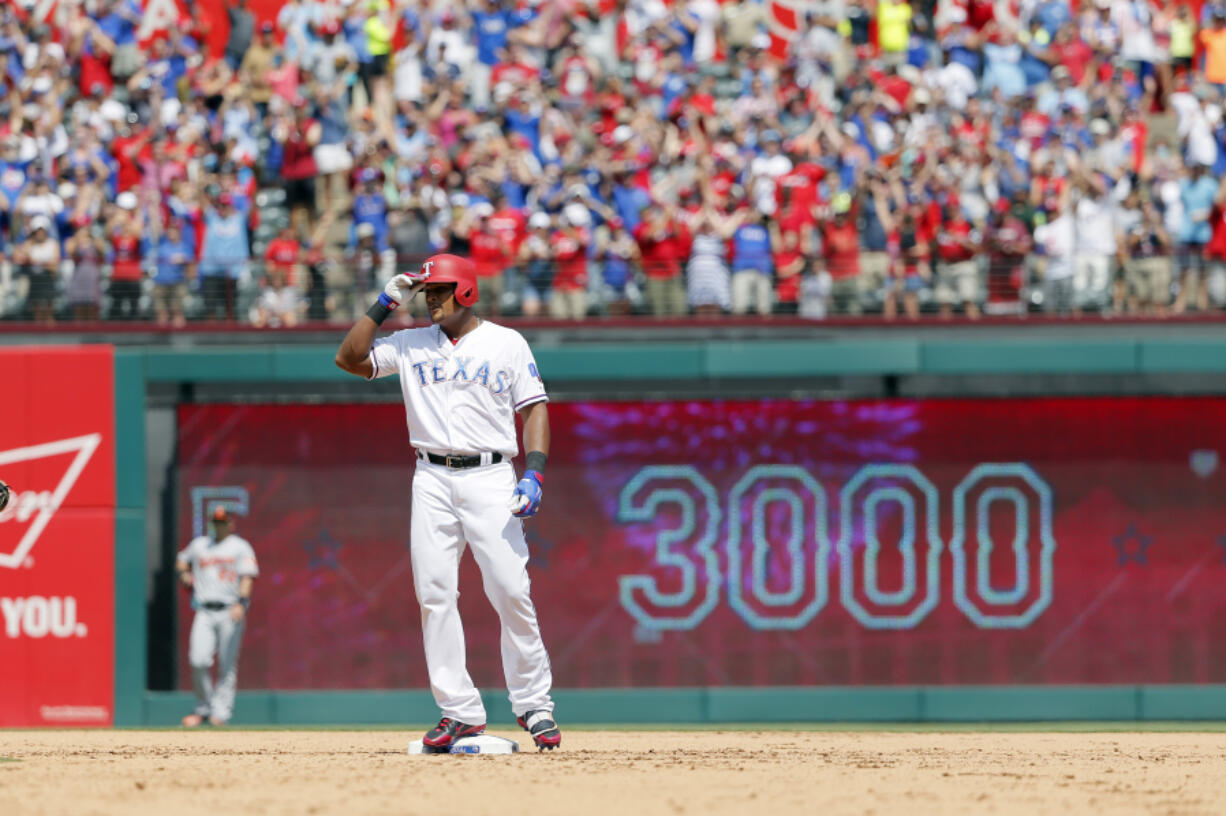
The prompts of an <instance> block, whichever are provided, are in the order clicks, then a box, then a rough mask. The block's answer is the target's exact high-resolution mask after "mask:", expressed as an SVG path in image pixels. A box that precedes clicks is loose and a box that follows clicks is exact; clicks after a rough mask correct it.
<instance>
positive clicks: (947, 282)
mask: <svg viewBox="0 0 1226 816" xmlns="http://www.w3.org/2000/svg"><path fill="white" fill-rule="evenodd" d="M980 242H981V238H980V235H979V231H978V230H976V229H975V228H974V227H973V226H971V223H970V222H969V221H967V220H966V217H965V216H964V215H963V214H962V208H961V207H959V206H958V205H956V204H946V205H945V211H944V213H943V223H942V224H941V229H940V231H939V232H938V233H937V257H939V258H940V260H941V267H940V273H939V274H938V276H937V287H936V297H937V302H938V303H939V304H940V309H941V317H943V318H947V319H948V318H949V317H951V316H952V315H953V308H954V305H955V304H957V303H962V304H963V306H964V307H965V309H966V316H967V317H969V318H971V319H972V320H974V319H977V318H978V317H979V295H980V292H979V290H980V286H979V266H978V264H976V262H975V256H976V254H978V252H979V246H980Z"/></svg>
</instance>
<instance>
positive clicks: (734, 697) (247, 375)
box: [115, 332, 1226, 726]
mask: <svg viewBox="0 0 1226 816" xmlns="http://www.w3.org/2000/svg"><path fill="white" fill-rule="evenodd" d="M533 347H534V352H535V354H536V358H537V361H538V364H539V366H540V369H541V371H542V373H543V374H544V375H545V378H546V381H547V382H549V383H550V384H551V386H555V387H556V386H565V385H568V384H570V385H575V386H578V385H581V384H583V383H588V382H594V381H602V382H605V383H608V382H613V383H617V382H624V383H626V384H627V392H626V395H627V396H634V395H635V392H636V390H638V391H642V390H644V385H643V384H645V383H648V384H650V383H658V384H662V385H663V386H664V387H670V386H674V385H680V384H687V383H688V384H693V383H701V382H711V381H720V382H722V381H729V380H739V381H749V382H752V381H754V380H759V379H762V380H765V379H770V380H774V381H779V380H780V379H784V380H788V381H793V382H795V383H796V384H797V385H803V384H804V383H806V382H808V381H811V380H814V379H817V378H825V377H847V376H878V377H891V376H909V375H923V376H930V377H937V378H941V377H960V376H968V375H1012V376H1017V377H1029V376H1031V375H1087V376H1095V375H1111V376H1115V377H1125V378H1127V377H1129V376H1130V375H1181V376H1185V377H1187V376H1192V377H1195V376H1197V375H1217V374H1221V373H1223V372H1226V334H1223V336H1222V337H1221V338H1219V337H1217V336H1216V334H1213V335H1209V336H1206V335H1205V334H1203V333H1202V334H1199V335H1194V334H1191V333H1190V334H1189V336H1188V337H1187V338H1186V339H1181V338H1180V337H1170V336H1164V337H1152V336H1150V337H1128V336H1117V337H1115V338H1111V339H1093V338H1092V337H1091V338H1090V339H1086V338H1085V336H1077V337H1064V338H1062V337H1052V336H1050V335H1049V334H1047V333H1044V334H1042V335H1041V336H1034V337H1025V336H1017V337H1006V336H995V335H993V334H992V333H990V332H986V333H976V334H975V335H973V336H968V337H965V338H957V337H950V336H948V335H946V336H937V337H931V338H927V339H926V338H925V337H924V336H922V335H920V336H915V335H907V336H881V335H879V334H878V335H873V336H871V337H865V338H864V339H856V338H855V337H849V336H837V337H833V338H829V339H818V340H806V339H788V340H754V341H731V340H720V339H712V340H707V341H694V340H681V341H676V342H661V343H650V344H647V343H634V342H624V343H608V342H579V343H561V342H550V341H549V340H548V339H547V338H544V337H542V338H539V339H537V340H535V341H534V343H533ZM335 348H336V347H335V345H323V344H307V345H300V344H291V343H287V344H278V343H269V344H260V345H249V346H212V347H200V346H196V347H190V348H182V349H172V348H164V347H131V346H129V347H118V348H116V351H115V380H116V382H115V386H116V388H115V392H116V412H115V413H116V417H117V419H116V469H117V473H116V476H117V511H116V521H115V540H116V548H117V551H116V560H115V565H116V566H115V582H116V599H117V602H116V612H115V614H116V633H117V636H116V655H115V656H116V661H115V665H116V668H115V723H116V724H117V725H120V726H139V725H165V724H172V723H175V722H177V720H178V718H179V717H180V716H182V714H183V712H185V711H186V710H188V708H189V707H190V704H189V699H188V695H186V694H184V693H182V692H150V691H148V690H147V689H146V676H147V666H146V660H147V657H146V656H147V651H148V650H147V643H146V639H147V632H148V620H147V606H146V585H147V582H148V579H149V575H148V572H149V564H148V563H147V562H148V556H147V546H146V540H145V539H146V532H145V531H146V514H147V512H150V508H149V507H148V506H147V503H148V501H149V500H148V497H147V492H146V485H145V472H146V471H145V458H146V456H145V451H146V438H145V416H146V406H147V395H148V393H149V391H150V389H151V388H153V387H158V386H165V385H168V384H171V385H173V384H182V385H191V384H206V383H211V384H233V385H234V386H235V387H236V389H239V390H241V387H242V386H243V385H244V384H248V385H250V384H255V383H260V384H264V385H267V384H270V383H283V384H327V383H336V382H340V381H345V380H348V379H350V378H349V375H346V374H344V373H343V372H341V371H340V370H339V369H337V368H336V367H335V366H334V364H333V355H334V353H335ZM556 698H557V700H558V703H559V706H560V707H563V708H564V710H565V711H566V719H567V720H568V721H570V722H576V723H581V722H587V723H617V722H627V723H635V722H638V723H647V722H654V723H670V722H671V723H720V722H770V721H813V722H837V721H887V722H923V721H950V722H952V721H1030V720H1065V719H1070V720H1104V721H1105V720H1178V719H1185V720H1204V719H1226V686H1217V685H1187V686H1184V685H1174V686H1165V685H1164V686H1136V685H1126V686H1125V685H1120V686H1075V687H1071V686H1006V687H983V686H976V687H945V686H943V687H888V688H883V687H854V688H852V687H805V688H794V687H785V688H776V687H770V688H692V689H691V688H680V689H678V688H669V689H637V688H636V689H585V690H577V689H572V690H568V689H559V690H558V691H557V693H556ZM486 704H487V706H488V707H489V711H490V717H491V721H503V720H505V721H507V722H510V721H511V720H512V718H511V715H510V711H509V708H508V706H507V703H506V700H505V696H503V695H501V694H498V693H491V694H489V695H488V696H487V699H486ZM235 716H236V719H237V720H239V721H242V722H244V723H251V724H326V723H407V722H427V721H430V720H433V719H434V718H435V717H436V716H437V711H436V709H435V707H434V704H433V701H432V700H431V699H430V697H429V694H428V693H427V692H425V691H385V692H373V691H368V692H289V691H245V692H240V694H239V698H238V707H237V710H236V712H235Z"/></svg>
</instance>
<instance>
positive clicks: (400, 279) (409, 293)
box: [383, 272, 430, 306]
mask: <svg viewBox="0 0 1226 816" xmlns="http://www.w3.org/2000/svg"><path fill="white" fill-rule="evenodd" d="M429 277H430V273H429V272H414V273H412V274H405V273H401V274H399V275H397V276H396V277H394V278H392V279H391V280H390V281H388V282H387V286H384V287H383V294H385V295H387V297H388V299H389V300H391V301H392V302H393V303H395V304H396V305H397V306H399V305H400V304H401V303H404V302H406V301H409V300H412V299H413V297H414V295H416V294H417V293H418V292H420V291H421V290H422V289H423V288H425V286H426V281H427V280H428V279H429Z"/></svg>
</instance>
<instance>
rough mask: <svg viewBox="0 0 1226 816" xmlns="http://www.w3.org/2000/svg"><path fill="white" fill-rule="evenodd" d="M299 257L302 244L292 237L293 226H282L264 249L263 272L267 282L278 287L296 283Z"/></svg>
mask: <svg viewBox="0 0 1226 816" xmlns="http://www.w3.org/2000/svg"><path fill="white" fill-rule="evenodd" d="M301 259H302V245H301V244H299V243H298V239H297V238H295V237H294V228H293V227H288V226H287V227H284V228H282V230H281V232H280V234H278V235H277V237H276V238H274V239H273V240H272V241H270V242H269V244H268V248H267V249H265V250H264V274H265V275H266V276H267V277H268V282H269V284H270V285H272V286H275V287H277V288H278V289H279V288H281V287H283V286H292V285H294V284H296V283H297V282H298V281H297V266H298V264H299V263H300V262H301Z"/></svg>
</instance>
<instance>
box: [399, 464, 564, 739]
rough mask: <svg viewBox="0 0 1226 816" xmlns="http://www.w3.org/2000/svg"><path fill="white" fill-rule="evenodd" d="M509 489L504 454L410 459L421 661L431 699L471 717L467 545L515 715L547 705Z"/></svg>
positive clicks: (481, 709)
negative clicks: (463, 615) (494, 623)
mask: <svg viewBox="0 0 1226 816" xmlns="http://www.w3.org/2000/svg"><path fill="white" fill-rule="evenodd" d="M514 489H515V471H514V469H513V468H512V467H511V465H510V463H508V462H502V463H499V464H496V465H488V466H485V467H475V468H467V469H463V470H453V469H451V468H447V467H444V466H442V465H434V464H431V463H429V462H423V461H420V460H419V461H418V463H417V471H416V473H415V474H414V476H413V520H412V544H411V549H412V561H413V588H414V590H415V591H416V592H417V602H418V604H420V606H421V628H422V636H423V639H424V640H425V646H426V668H427V669H428V670H429V672H430V689H431V691H433V692H434V700H435V702H437V703H438V706H439V708H441V709H442V711H443V716H444V717H451V718H453V719H456V720H459V721H460V722H463V723H468V724H470V725H479V724H483V723H485V721H486V717H485V706H484V704H482V702H481V695H480V693H479V692H478V691H477V688H476V686H474V685H473V681H472V678H471V677H469V676H468V669H467V661H466V657H465V652H464V627H463V625H462V624H461V622H460V610H459V607H458V606H457V601H458V598H459V594H460V592H459V583H460V581H459V578H460V557H461V556H462V555H463V554H464V548H465V546H466V545H467V546H469V547H471V548H472V551H473V557H474V558H476V559H477V566H478V567H480V569H481V580H482V584H483V585H484V586H485V594H486V597H488V598H489V600H490V603H491V604H492V605H493V607H494V611H496V612H497V613H498V617H499V619H500V620H501V622H502V670H503V675H504V676H505V678H506V683H507V691H508V692H509V694H510V698H511V708H512V710H513V711H514V713H515V715H516V716H517V717H518V716H520V715H521V714H525V713H527V712H528V711H533V710H536V709H545V710H547V711H552V710H553V701H552V700H551V699H550V697H549V689H550V687H551V686H552V685H553V673H552V671H551V669H550V666H549V654H548V653H547V652H546V651H545V644H544V642H543V641H542V640H541V632H540V628H539V627H538V626H537V621H536V608H535V607H534V606H533V605H532V598H531V597H530V595H529V589H530V582H529V580H528V544H527V542H525V541H524V528H523V523H522V522H521V521H520V520H519V519H517V518H515V517H514V516H512V515H511V511H510V510H509V509H508V508H507V502H508V501H509V500H510V498H511V493H512V491H514Z"/></svg>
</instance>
